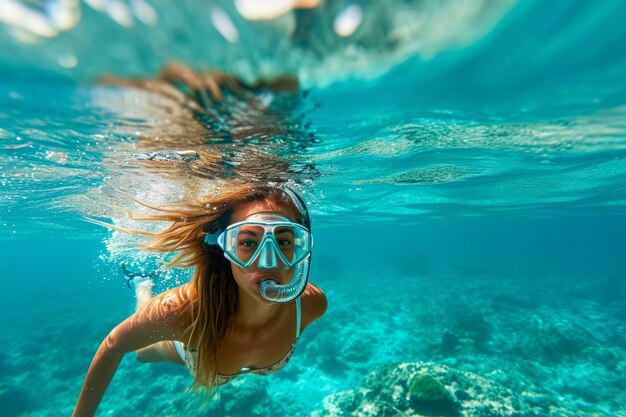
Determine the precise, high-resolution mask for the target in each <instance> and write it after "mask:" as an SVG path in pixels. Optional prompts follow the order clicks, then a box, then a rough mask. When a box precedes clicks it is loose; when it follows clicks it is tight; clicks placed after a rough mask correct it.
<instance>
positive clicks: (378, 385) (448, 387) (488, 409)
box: [313, 362, 539, 417]
mask: <svg viewBox="0 0 626 417" xmlns="http://www.w3.org/2000/svg"><path fill="white" fill-rule="evenodd" d="M531 408H532V407H530V406H528V405H527V404H525V401H524V400H523V399H520V398H517V396H516V395H515V394H514V393H513V392H511V390H509V389H507V388H506V387H504V386H502V385H500V384H498V383H496V382H493V381H491V380H489V379H487V378H483V377H481V376H478V375H476V374H473V373H471V372H463V371H459V370H456V369H453V368H449V367H447V366H442V365H438V364H434V363H429V362H414V363H410V362H404V363H400V364H388V365H384V366H382V367H381V368H378V369H376V370H374V371H372V372H371V373H370V374H369V375H368V376H367V377H366V378H365V381H364V383H363V385H361V386H359V387H357V388H355V389H352V390H348V391H342V392H339V393H336V394H332V395H330V396H328V397H327V398H326V399H325V401H324V410H322V411H318V412H315V413H313V416H314V417H338V416H358V417H374V416H376V417H392V416H394V417H395V416H398V417H401V416H406V417H409V416H411V417H415V416H442V417H455V416H459V417H460V416H463V417H487V416H489V417H499V416H511V417H512V416H516V417H521V416H525V417H530V416H538V415H539V414H537V413H536V410H532V409H531Z"/></svg>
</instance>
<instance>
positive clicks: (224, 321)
mask: <svg viewBox="0 0 626 417" xmlns="http://www.w3.org/2000/svg"><path fill="white" fill-rule="evenodd" d="M260 200H266V201H272V202H276V203H278V204H280V205H284V206H287V207H290V208H291V209H292V210H293V212H294V214H296V216H301V213H300V211H299V210H298V208H297V207H295V206H294V202H293V201H292V199H291V197H290V196H289V195H288V194H287V193H286V192H285V191H283V190H281V189H280V188H278V187H273V186H268V185H266V184H263V185H259V184H251V183H247V184H238V185H234V186H230V187H228V188H227V189H223V190H222V192H221V193H220V194H219V195H217V196H214V197H207V198H205V199H203V200H201V201H195V202H185V203H178V204H176V205H175V206H173V207H169V208H163V207H154V206H151V205H148V204H144V203H142V204H144V205H145V206H147V207H149V208H151V209H153V210H155V214H147V215H131V217H132V218H133V219H135V220H149V221H163V222H169V223H170V224H169V226H168V227H167V228H165V229H163V230H161V231H158V232H145V231H138V230H128V229H123V230H124V231H127V232H129V233H135V234H143V235H148V236H151V237H152V240H151V241H149V242H148V243H145V244H142V245H141V246H142V248H143V249H144V250H148V251H152V252H162V253H168V252H175V253H176V255H175V256H174V257H173V258H172V259H171V260H170V261H169V262H167V265H168V266H173V267H179V268H189V267H194V268H195V270H194V273H193V278H192V280H191V291H190V294H189V300H190V301H189V308H190V312H191V317H192V322H191V324H190V328H189V329H188V331H189V333H190V337H189V345H188V348H189V349H190V350H194V349H195V350H196V363H195V366H196V369H195V376H194V381H193V384H192V386H191V388H192V389H193V390H194V391H195V392H198V391H200V390H202V389H205V390H206V391H207V392H208V393H209V394H210V395H211V394H212V393H213V392H214V389H215V388H216V387H217V385H218V373H217V359H218V349H219V346H220V344H221V343H222V341H223V339H224V337H225V335H226V333H227V331H228V329H229V328H230V326H231V324H232V319H233V317H234V315H235V313H236V312H237V308H238V305H239V300H238V293H237V284H236V283H235V281H234V279H233V276H232V271H231V265H230V262H229V261H228V260H227V259H226V258H225V257H224V254H223V252H222V250H221V248H220V247H219V246H217V245H208V244H206V243H205V241H204V239H205V237H206V235H207V233H214V232H216V231H217V230H224V228H225V227H226V226H228V224H229V222H230V218H231V216H232V213H233V210H234V209H235V208H236V207H237V206H238V205H239V204H242V203H247V202H253V201H260ZM296 220H297V221H299V222H302V221H303V219H302V218H297V219H296Z"/></svg>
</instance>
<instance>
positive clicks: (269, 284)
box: [261, 256, 311, 303]
mask: <svg viewBox="0 0 626 417" xmlns="http://www.w3.org/2000/svg"><path fill="white" fill-rule="evenodd" d="M310 266H311V256H308V257H307V258H306V259H304V260H303V261H302V262H300V263H299V264H298V265H297V266H296V267H295V268H296V270H295V272H294V274H293V278H292V280H291V282H290V283H289V284H286V285H279V284H278V282H276V281H274V280H273V279H266V280H265V281H263V282H261V296H262V297H263V298H265V299H266V300H268V301H272V302H274V303H288V302H290V301H293V300H295V299H296V298H298V297H300V294H302V292H303V291H304V289H305V288H306V284H307V282H308V281H309V269H310Z"/></svg>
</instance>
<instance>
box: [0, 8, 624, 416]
mask: <svg viewBox="0 0 626 417" xmlns="http://www.w3.org/2000/svg"><path fill="white" fill-rule="evenodd" d="M92 3H94V4H95V3H96V2H92ZM11 4H13V3H11ZM46 4H47V5H48V8H47V9H45V8H42V9H41V10H38V9H32V10H34V11H35V12H37V13H41V16H47V17H48V18H49V19H52V18H51V17H50V16H58V15H54V13H52V12H50V10H56V9H54V8H55V7H61V8H63V7H69V6H68V5H71V4H70V3H67V4H65V6H63V3H57V2H50V3H46ZM76 4H77V6H76V7H78V8H79V9H80V10H81V15H80V19H79V20H78V21H77V23H75V25H74V26H71V25H68V28H67V30H63V31H59V33H58V34H56V35H55V36H52V37H51V38H49V39H48V38H45V39H43V38H42V37H41V36H40V35H36V34H33V33H30V32H28V31H27V30H25V29H24V28H21V29H19V30H18V29H16V27H17V26H16V25H17V24H16V23H7V22H6V16H8V14H4V16H5V19H2V18H0V167H1V169H0V178H1V184H2V188H1V199H0V253H2V255H0V271H3V272H2V279H0V290H1V291H2V294H4V301H3V303H1V304H0V323H2V330H3V331H2V334H1V335H0V344H1V345H2V346H3V347H4V349H3V350H2V352H0V410H2V415H3V416H4V415H6V416H57V415H69V414H70V413H71V411H72V409H73V405H74V403H75V400H76V398H77V395H78V392H79V389H80V386H81V384H82V380H83V378H84V374H85V372H86V370H87V367H88V365H89V362H90V361H91V358H92V355H93V353H94V352H95V349H96V348H97V346H98V345H99V343H100V342H101V341H102V339H103V338H104V337H105V336H106V334H107V333H108V332H109V331H110V329H111V328H112V327H113V326H115V325H116V324H117V323H118V322H120V321H121V320H123V319H124V318H125V317H127V316H128V314H130V313H131V312H132V308H133V303H134V300H133V297H132V294H131V292H130V291H129V290H128V289H127V288H126V287H125V285H124V280H123V277H122V275H121V273H120V272H119V264H120V262H130V263H132V264H133V265H134V266H135V267H137V268H147V269H149V268H150V267H151V266H152V265H153V264H154V263H155V262H157V259H155V258H154V257H150V256H146V255H145V254H141V253H138V252H137V251H136V250H135V249H134V246H132V245H128V244H127V243H128V238H127V237H124V236H122V235H119V234H112V233H110V232H109V231H107V230H105V229H103V228H99V227H96V226H93V225H91V224H89V223H86V222H85V221H84V220H83V219H84V216H85V215H88V216H96V217H98V218H102V219H115V220H114V221H116V222H119V223H120V224H129V223H125V222H128V220H123V219H122V218H121V216H120V212H119V211H117V210H115V209H114V208H113V206H115V205H116V204H121V205H128V204H129V202H128V200H127V199H125V197H124V196H123V193H120V189H122V190H123V191H124V192H126V193H130V194H131V195H134V196H136V197H139V198H141V199H144V200H148V201H152V202H163V201H173V200H176V199H177V198H180V196H181V194H180V185H181V184H180V183H177V182H175V181H169V180H164V179H163V178H161V177H159V176H158V175H155V174H154V173H146V172H145V170H143V169H141V166H140V165H138V164H137V162H136V159H137V157H136V155H137V154H145V153H146V152H150V151H156V150H164V149H187V148H198V149H206V150H211V151H212V152H215V153H217V154H219V155H221V157H222V160H223V161H224V163H225V164H228V163H231V164H233V165H234V166H237V167H238V168H237V169H236V170H234V171H233V172H235V173H239V174H238V175H243V176H261V178H266V177H265V176H271V175H278V176H281V177H289V178H292V179H293V180H294V181H295V182H297V183H299V184H300V187H301V189H302V191H303V195H304V196H305V198H306V200H307V201H308V202H309V204H310V208H311V211H312V215H313V228H314V233H315V245H316V246H315V252H314V258H313V265H312V275H311V277H312V281H313V282H314V283H316V284H318V285H319V286H320V287H322V288H323V289H324V291H325V292H326V294H327V296H328V299H329V309H328V312H327V314H326V316H324V318H323V319H322V320H320V321H319V322H316V323H315V324H313V325H312V326H311V327H309V328H308V329H307V330H306V332H305V333H304V335H303V337H302V339H301V341H300V342H299V344H298V346H297V348H296V353H295V355H294V357H293V358H292V360H291V362H290V364H289V365H288V366H287V367H286V368H285V369H284V370H283V371H281V372H279V373H277V374H275V375H272V376H270V377H255V376H249V377H242V378H240V379H237V380H236V381H235V382H234V383H232V384H230V385H229V386H226V387H224V388H222V390H221V393H220V398H219V399H218V400H217V401H215V402H214V403H213V404H212V405H211V406H210V407H209V409H208V410H203V409H201V408H200V407H199V406H198V404H196V403H194V402H193V401H192V400H191V398H190V397H189V395H187V394H185V393H184V390H185V388H186V386H187V385H188V384H189V383H190V381H191V379H190V377H189V375H188V374H187V373H186V371H185V370H184V369H183V368H181V367H178V366H174V365H163V364H155V365H146V364H140V363H138V362H137V361H135V360H134V359H133V358H132V357H131V356H130V355H129V356H128V357H127V358H125V359H124V361H123V362H122V365H121V366H120V369H119V371H118V373H117V374H116V376H115V378H114V380H113V382H112V384H111V386H110V387H109V390H108V391H107V393H106V396H105V399H104V401H103V403H102V404H101V406H100V408H99V411H98V415H120V416H145V415H168V416H182V415H185V416H196V415H197V416H201V415H226V416H250V415H264V416H268V415H269V416H286V415H313V416H336V415H359V416H366V415H367V416H370V415H381V416H382V415H384V416H395V415H413V414H414V412H415V411H414V408H412V407H415V405H414V403H411V402H410V401H409V402H408V403H407V401H408V400H407V398H408V397H407V395H408V394H407V392H408V391H407V390H409V385H410V384H409V383H410V382H411V381H413V378H414V375H415V374H416V373H423V372H428V373H429V374H431V375H435V376H437V377H438V378H439V380H440V381H442V382H443V383H444V384H445V385H446V387H447V389H448V390H449V391H450V392H451V393H452V394H453V395H454V397H455V399H456V401H457V402H458V403H460V404H461V410H460V413H461V414H462V415H467V416H470V415H471V416H487V415H489V416H514V415H515V416H525V417H531V416H626V409H625V408H624V404H626V382H625V381H626V363H625V362H624V357H625V354H626V336H625V335H626V273H625V272H624V271H625V270H626V269H625V267H626V258H625V256H624V248H626V238H625V237H624V236H626V182H625V180H624V178H626V158H625V157H626V123H625V122H624V120H626V118H625V116H626V78H625V77H624V74H625V73H626V50H625V49H624V48H623V45H622V44H623V39H625V35H626V29H624V28H623V25H622V20H623V18H622V17H623V16H625V15H626V5H625V4H624V3H623V2H620V1H605V2H602V3H588V2H582V1H581V2H571V3H567V4H565V3H561V2H552V3H551V4H546V3H545V2H539V1H536V2H535V1H528V2H520V3H517V2H512V1H511V2H504V1H503V2H475V3H473V4H474V6H473V7H470V6H468V3H464V2H460V1H456V2H455V1H448V2H439V3H429V2H421V3H411V2H389V3H388V5H387V6H385V7H383V6H376V5H374V4H368V3H363V8H362V10H363V14H364V16H365V19H364V20H363V23H362V26H361V28H360V29H359V30H358V31H357V32H355V35H354V37H353V38H345V39H339V38H337V37H332V36H330V35H329V33H328V31H329V30H330V29H328V28H329V27H331V25H324V24H322V23H323V22H324V19H330V17H329V16H331V17H332V16H333V14H332V13H331V11H333V10H335V9H333V7H335V8H336V10H340V9H341V7H344V6H346V5H347V3H341V2H337V3H332V2H329V5H326V6H325V7H326V8H327V9H324V10H325V12H324V13H320V14H319V15H313V16H312V17H311V16H309V17H308V18H307V16H308V15H306V14H302V13H299V14H297V16H298V17H297V19H295V21H296V23H297V24H298V25H299V26H298V27H299V28H300V29H299V31H296V33H297V34H298V35H297V36H296V35H293V36H292V37H291V38H289V39H290V41H289V42H287V41H285V42H281V43H277V42H276V41H275V40H276V38H277V37H278V36H279V35H281V34H283V35H284V33H283V31H282V28H284V27H285V25H287V26H289V25H292V24H293V21H287V17H281V18H279V19H278V20H276V21H275V23H274V24H273V25H266V26H263V25H258V24H250V25H248V24H246V22H241V21H235V23H236V25H237V27H238V29H239V36H240V42H239V43H236V44H233V45H231V44H229V43H228V41H227V40H225V39H224V37H223V36H222V37H220V34H219V33H218V32H216V31H215V30H213V31H211V26H210V25H208V24H206V22H204V20H203V19H201V18H197V19H195V20H193V19H190V16H193V15H194V14H197V15H200V12H202V13H204V15H208V14H209V12H210V10H209V7H208V6H206V7H201V6H192V5H183V6H179V7H177V8H175V9H167V8H166V7H165V6H166V5H165V4H161V3H160V2H152V3H149V4H151V5H152V6H153V8H154V12H155V14H156V15H157V16H158V19H157V22H156V23H155V24H148V23H145V21H143V20H141V19H140V18H139V17H138V16H143V18H144V19H145V18H146V16H148V15H150V13H148V12H145V10H144V12H143V14H142V13H139V12H137V11H136V10H135V9H132V10H135V12H133V13H135V14H132V16H134V17H133V19H134V22H135V23H134V26H132V27H131V28H129V27H126V26H124V25H122V24H119V22H116V21H114V20H112V19H111V18H110V17H108V15H107V13H105V12H102V11H99V10H98V9H97V8H94V7H92V6H89V5H88V4H87V3H76ZM128 4H131V3H128ZM216 4H217V5H219V7H221V8H222V9H223V10H224V11H226V12H227V13H231V14H230V15H231V16H234V14H232V13H233V10H234V9H233V6H232V5H230V3H228V2H216ZM333 5H336V6H333ZM0 7H4V9H3V10H4V11H6V10H9V9H8V8H7V7H9V3H8V2H7V3H5V4H3V3H2V2H0ZM30 7H33V8H34V7H35V6H33V5H31V6H30ZM63 10H65V12H67V13H70V12H72V10H74V12H72V13H75V11H76V10H77V9H71V10H69V9H63ZM129 10H130V9H129ZM452 11H455V12H456V13H452ZM146 13H148V15H146ZM372 14H374V15H376V16H378V17H379V18H380V19H382V20H381V21H384V22H385V24H382V23H380V22H379V23H380V24H377V21H375V20H372V19H371V18H370V19H369V20H368V16H371V15H372ZM69 15H71V13H70V14H69ZM69 15H68V16H69ZM289 16H291V15H289ZM419 16H422V17H424V16H425V17H424V20H423V21H420V20H419V19H418V17H419ZM233 19H234V18H233ZM70 20H71V19H70ZM234 20H236V19H234ZM181 21H184V22H187V24H186V25H182V26H181V25H180V24H179V23H180V22H181ZM418 21H420V22H422V23H421V24H420V25H417V24H414V25H412V24H411V23H410V22H413V23H415V22H418ZM433 22H438V24H433ZM393 25H400V26H398V27H401V28H403V30H398V31H394V30H393V29H394V27H395V26H393ZM402 25H404V26H402ZM441 27H446V28H448V29H447V30H445V31H442V30H440V28H441ZM380 31H382V32H384V33H381V32H380ZM27 32H28V33H27ZM25 33H26V34H25ZM259 33H263V34H266V35H264V36H260V35H259ZM307 33H308V34H317V36H313V35H307V36H305V35H306V34H307ZM390 33H392V34H393V36H392V37H389V36H390ZM442 33H443V34H442ZM102 34H106V35H107V36H106V40H107V42H105V40H104V39H103V38H102ZM461 35H464V36H461ZM34 38H37V39H35V40H37V42H34V41H33V42H29V41H28V40H29V39H30V40H31V41H32V40H33V39H34ZM39 38H42V39H39ZM337 39H338V40H337ZM390 39H393V42H391V41H390ZM252 40H255V41H256V42H253V41H252ZM385 40H386V41H385ZM209 41H210V42H213V43H212V45H213V46H214V47H213V48H206V43H207V42H209ZM168 58H170V59H171V58H176V59H179V60H183V61H185V62H187V63H188V64H190V65H195V66H197V67H199V68H200V67H205V66H207V65H210V66H211V67H213V68H221V69H223V70H227V71H229V72H232V73H235V74H237V75H238V76H239V77H240V78H242V79H248V80H250V79H254V78H255V77H258V76H268V75H271V74H277V73H286V74H297V75H298V76H299V77H300V79H301V80H302V87H303V88H302V91H301V92H300V93H298V94H296V95H281V94H277V93H272V92H270V91H262V92H249V94H250V95H251V97H252V98H254V100H253V102H254V103H256V104H250V103H249V102H245V101H243V100H241V99H240V98H238V97H236V96H235V95H232V94H228V93H227V97H226V102H225V103H224V104H221V105H219V106H218V107H217V108H216V113H215V114H214V115H213V118H212V119H211V120H207V119H206V118H205V119H200V121H199V122H196V121H194V120H193V119H190V118H189V117H188V116H187V114H188V113H185V112H184V111H181V110H180V106H179V105H177V104H176V103H174V102H172V101H171V100H169V99H167V98H165V97H163V96H159V95H156V94H151V93H148V92H145V91H140V90H135V89H130V88H117V87H105V86H101V85H97V84H96V83H94V82H93V80H94V78H96V77H98V76H99V75H102V74H105V73H114V74H117V75H119V76H131V75H132V76H146V77H147V76H152V75H153V74H154V73H155V71H157V70H158V69H159V68H160V66H161V65H162V64H163V62H165V60H167V59H168ZM253 163H256V164H262V166H263V169H261V170H258V169H256V168H255V169H252V168H251V167H252V166H253ZM263 175H265V176H263ZM183 185H185V186H196V187H207V189H211V187H214V186H215V182H214V181H211V180H209V179H205V180H199V179H198V178H194V177H192V178H190V179H189V181H188V182H186V183H184V184H183ZM132 224H133V223H130V225H132ZM186 276H187V275H186V273H185V271H170V272H169V273H168V274H166V276H164V278H163V280H162V281H161V282H159V283H158V286H157V288H158V289H159V290H163V289H166V288H169V287H172V286H174V285H176V283H177V282H180V281H181V280H184V279H186ZM399 364H404V365H399ZM394 390H395V391H394ZM394 392H395V393H396V394H394ZM403 401H404V402H403ZM411 401H412V400H411ZM409 403H410V404H413V405H410V404H409ZM342 413H343V414H342ZM453 414H454V413H452V412H450V413H448V415H453Z"/></svg>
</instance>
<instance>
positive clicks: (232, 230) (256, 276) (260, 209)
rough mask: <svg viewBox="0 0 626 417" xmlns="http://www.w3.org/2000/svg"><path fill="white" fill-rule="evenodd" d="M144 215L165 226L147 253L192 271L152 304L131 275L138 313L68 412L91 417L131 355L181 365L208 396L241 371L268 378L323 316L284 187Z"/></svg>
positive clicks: (307, 241)
mask: <svg viewBox="0 0 626 417" xmlns="http://www.w3.org/2000/svg"><path fill="white" fill-rule="evenodd" d="M158 211H159V212H158V213H157V214H154V215H146V216H143V217H142V218H141V219H143V220H152V221H167V222H170V225H169V227H167V228H166V229H164V230H162V231H160V232H156V233H151V232H140V231H130V232H133V233H139V234H145V235H149V236H152V237H153V240H152V241H151V242H150V243H149V244H147V245H146V247H145V248H146V249H147V250H151V251H157V252H174V251H175V252H176V256H175V257H174V258H173V259H172V260H171V261H170V262H169V264H168V265H169V266H177V267H194V268H195V270H194V274H193V278H192V280H191V282H189V283H188V284H184V285H181V286H179V287H177V288H174V289H172V290H169V291H166V292H164V293H162V294H159V295H158V296H156V297H154V298H149V297H150V295H151V294H150V293H151V282H150V280H149V279H146V278H145V277H144V278H143V279H138V278H141V277H138V278H135V279H134V280H133V285H134V286H135V289H136V292H137V296H138V305H139V308H138V310H137V311H136V312H135V313H134V314H133V315H132V316H130V317H129V318H128V319H126V320H124V321H123V322H122V323H120V324H119V325H118V326H117V327H115V328H114V329H113V330H112V331H111V333H110V334H109V335H108V336H107V337H106V339H105V340H104V341H103V342H102V344H101V345H100V347H99V348H98V350H97V352H96V354H95V357H94V359H93V361H92V363H91V365H90V367H89V371H88V372H87V376H86V378H85V382H84V384H83V387H82V390H81V393H80V396H79V399H78V402H77V404H76V407H75V410H74V413H73V415H74V416H91V415H93V414H94V413H95V411H96V408H97V406H98V404H99V402H100V400H101V398H102V396H103V394H104V392H105V390H106V388H107V386H108V384H109V382H110V380H111V378H112V377H113V375H114V374H115V371H116V369H117V367H118V365H119V363H120V361H121V360H122V357H123V356H124V354H125V353H127V352H136V355H137V359H138V360H140V361H142V362H163V361H167V362H174V363H177V364H181V365H183V364H185V365H186V366H187V368H188V369H189V370H190V372H191V373H192V374H193V375H194V381H193V387H194V388H196V389H200V388H202V387H204V388H206V389H208V391H209V392H212V391H213V389H214V388H215V387H217V386H219V385H221V384H224V383H226V382H228V381H230V380H231V379H233V378H235V377H236V376H238V375H241V374H245V373H257V374H269V373H273V372H275V371H277V370H279V369H281V368H282V367H283V366H284V365H285V364H286V363H287V361H288V360H289V358H290V356H291V354H292V352H293V350H294V348H295V345H296V342H297V340H298V337H299V335H300V333H301V332H302V331H303V330H304V329H305V328H306V327H307V326H308V325H309V324H310V323H311V322H313V321H314V320H316V319H318V318H319V317H321V316H322V315H323V314H324V312H325V311H326V305H327V303H326V297H325V296H324V293H323V292H322V291H321V290H320V289H319V288H318V287H316V286H314V285H312V284H310V283H308V282H307V281H308V272H309V261H310V253H311V246H312V237H311V234H310V220H309V215H308V211H307V209H306V206H305V204H304V202H303V201H302V199H301V198H300V197H299V196H298V195H297V194H296V193H295V192H294V191H293V190H291V189H290V188H288V187H285V186H276V187H274V186H267V185H261V186H259V185H241V186H236V187H233V188H232V189H229V190H228V191H224V192H222V193H221V194H220V195H219V196H217V197H215V198H211V199H210V200H207V201H199V202H193V203H185V204H184V205H181V206H180V207H177V208H176V209H160V210H158Z"/></svg>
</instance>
